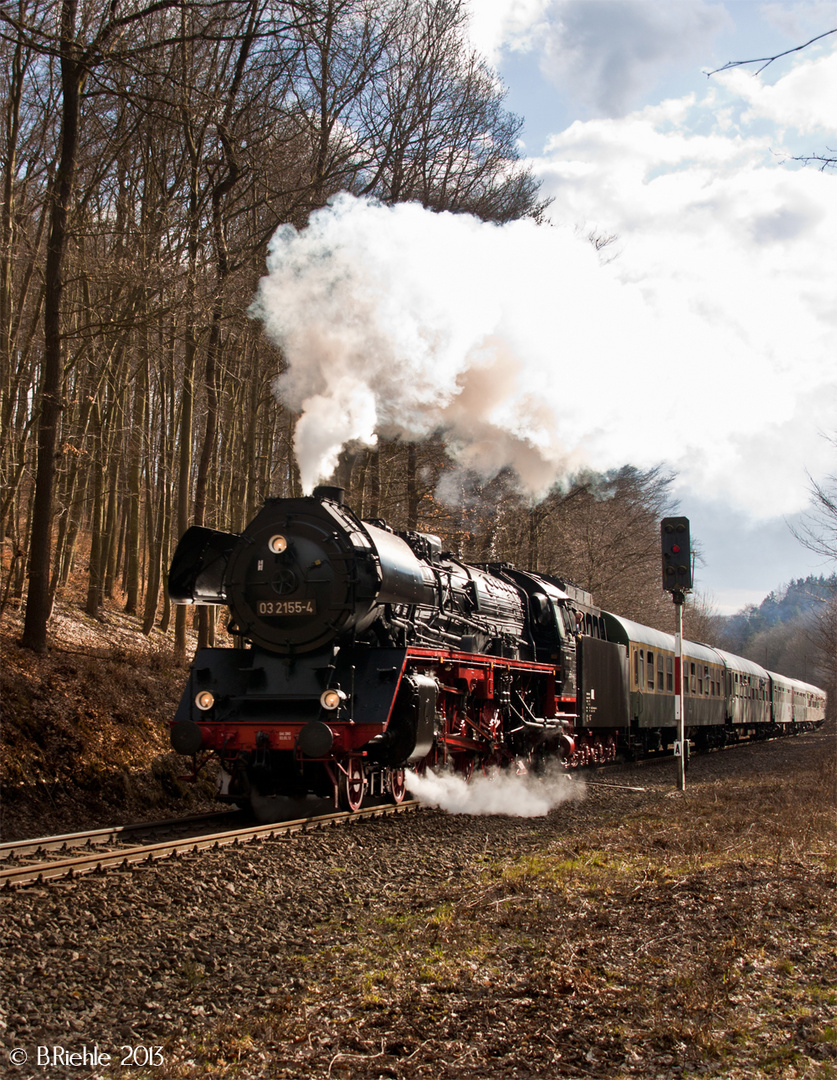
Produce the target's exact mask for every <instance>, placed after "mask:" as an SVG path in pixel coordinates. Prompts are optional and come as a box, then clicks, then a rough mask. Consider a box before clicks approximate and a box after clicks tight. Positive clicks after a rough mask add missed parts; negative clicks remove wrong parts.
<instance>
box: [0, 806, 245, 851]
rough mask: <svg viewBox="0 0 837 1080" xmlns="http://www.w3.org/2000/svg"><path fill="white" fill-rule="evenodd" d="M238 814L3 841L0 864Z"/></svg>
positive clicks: (193, 816) (219, 813)
mask: <svg viewBox="0 0 837 1080" xmlns="http://www.w3.org/2000/svg"><path fill="white" fill-rule="evenodd" d="M239 813H240V811H238V810H211V811H209V812H208V813H204V814H189V815H187V816H186V817H179V818H164V819H162V820H160V821H135V822H131V823H129V824H127V825H111V826H108V827H106V828H103V829H87V830H86V831H85V832H74V833H62V834H60V835H56V836H33V837H31V838H28V839H26V840H7V841H5V842H4V841H2V840H0V860H5V859H14V858H17V857H19V856H21V855H31V854H35V853H37V852H39V851H66V850H67V849H68V848H74V847H84V846H87V845H92V844H106V843H109V842H112V841H114V840H116V839H118V838H119V837H121V836H127V835H128V834H129V833H136V832H157V831H160V830H162V829H175V828H179V827H180V828H182V827H186V828H188V827H190V826H193V825H198V824H200V822H204V821H212V820H213V819H215V820H218V821H223V820H224V818H227V817H229V818H232V817H236V816H238V815H239Z"/></svg>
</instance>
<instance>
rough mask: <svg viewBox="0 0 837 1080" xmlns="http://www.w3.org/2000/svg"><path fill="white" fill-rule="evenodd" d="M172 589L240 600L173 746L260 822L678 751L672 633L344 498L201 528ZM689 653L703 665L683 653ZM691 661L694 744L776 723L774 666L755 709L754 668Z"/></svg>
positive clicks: (816, 708)
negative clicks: (397, 525) (227, 527)
mask: <svg viewBox="0 0 837 1080" xmlns="http://www.w3.org/2000/svg"><path fill="white" fill-rule="evenodd" d="M169 592H170V595H171V597H172V599H173V600H174V601H175V602H176V603H181V604H214V605H218V604H221V605H226V606H227V607H228V608H229V610H230V613H231V622H230V626H229V629H230V633H231V635H232V638H233V642H234V645H233V647H231V648H208V649H200V650H198V652H197V654H196V656H195V659H194V663H193V665H192V669H191V673H190V676H189V682H188V685H187V687H186V690H185V692H184V694H183V698H182V700H181V703H180V706H179V708H178V710H177V713H176V715H175V718H174V721H173V723H172V731H171V740H172V745H173V747H174V749H175V750H177V751H178V752H179V753H181V754H186V755H192V756H193V757H194V760H195V767H196V768H197V767H199V765H200V763H201V762H202V761H204V760H206V759H207V758H208V757H209V756H215V757H217V758H218V759H219V760H220V765H221V772H220V776H221V784H220V792H219V797H220V798H221V799H222V800H224V801H227V802H232V803H236V804H239V805H246V804H250V805H252V807H253V809H254V810H255V811H256V813H257V815H258V816H260V817H261V816H266V814H268V813H269V812H270V811H266V810H265V807H266V806H269V805H270V803H271V800H273V799H275V798H277V797H292V798H299V797H303V796H306V795H309V794H313V795H317V796H325V797H330V798H333V800H334V803H335V805H336V806H340V807H343V808H345V809H348V810H357V809H358V808H359V807H360V806H361V804H362V802H363V800H364V798H365V796H366V795H367V794H370V795H373V794H374V795H386V796H389V797H390V798H391V799H393V800H394V801H396V802H400V801H401V800H402V799H403V798H404V795H405V790H406V788H405V772H404V770H405V767H406V766H408V765H409V766H411V767H413V768H418V769H424V768H437V767H448V768H452V769H454V770H456V771H457V772H459V773H461V774H463V775H465V776H470V774H471V772H472V771H473V770H474V769H475V768H479V769H486V770H487V769H490V768H492V767H502V766H508V765H513V766H514V767H516V768H517V769H519V770H521V771H524V770H532V769H538V768H539V767H541V766H542V765H543V764H544V762H545V761H548V760H551V759H557V760H560V761H561V762H562V763H563V764H564V766H566V767H568V768H569V767H573V766H576V765H582V764H587V763H589V762H604V761H609V760H613V759H614V758H615V757H616V754H617V751H618V750H619V749H626V750H629V751H631V750H634V749H639V750H647V749H655V748H662V747H665V746H667V745H668V743H669V742H672V741H673V740H674V730H675V729H674V699H673V688H672V687H670V686H669V683H670V680H668V677H667V671H668V668H667V665H669V664H670V658H671V657H673V651H674V641H673V638H671V637H670V636H669V635H665V634H662V633H660V632H659V631H652V630H649V629H648V628H645V627H640V626H638V624H633V623H629V622H628V621H626V620H620V619H618V618H617V617H615V616H611V615H608V614H607V613H605V612H603V611H601V610H600V609H598V608H596V607H595V606H594V604H593V602H592V597H591V596H590V595H589V593H586V592H585V591H583V590H581V589H578V588H577V587H575V586H573V585H571V584H570V583H568V582H565V581H563V580H561V579H558V578H553V577H549V576H546V575H543V574H534V573H529V572H526V571H523V570H519V569H516V568H514V567H513V566H510V565H508V564H490V565H483V566H473V565H469V564H467V563H465V562H462V561H461V560H459V559H456V558H454V557H453V556H451V555H450V554H446V553H444V552H443V551H442V545H441V542H440V541H439V539H438V537H436V536H433V535H430V534H427V533H420V532H394V531H393V530H392V529H390V528H389V526H387V525H386V523H384V522H382V521H361V520H360V519H359V518H358V517H357V516H356V515H355V514H354V513H353V512H352V511H351V510H350V509H349V508H348V507H347V506H346V505H345V504H344V502H343V492H342V489H339V488H332V487H321V488H318V489H317V490H316V491H315V492H314V494H313V496H309V497H304V498H297V499H278V498H277V499H268V500H267V502H266V503H265V505H264V507H263V508H262V510H261V511H260V512H259V513H258V514H257V516H256V517H255V518H254V519H253V521H252V522H251V523H250V524H249V525H248V526H247V527H246V528H245V529H244V531H243V532H242V533H240V534H236V533H224V532H218V531H215V530H211V529H206V528H202V527H193V528H191V529H189V530H188V531H187V532H186V533H185V534H184V536H183V538H182V539H181V541H180V543H179V545H178V547H177V549H176V551H175V553H174V557H173V560H172V564H171V569H170V571H169ZM683 652H684V663H686V664H688V663H689V662H691V661H690V660H689V656H690V645H689V643H688V642H687V643H685V644H684V650H683ZM691 652H692V653H694V654H695V663H698V664H699V667H700V673H701V674H700V680H699V684H700V691H699V693H698V689H697V687H698V681H697V679H695V680H694V693H690V691H689V686H690V684H689V681H688V680H686V688H687V700H686V714H685V715H686V725H687V736H689V735H690V736H692V737H695V738H697V739H698V741H699V742H700V743H701V744H705V745H715V744H717V743H720V742H724V741H728V740H729V739H731V738H737V737H739V736H740V735H741V734H744V733H747V734H758V733H767V732H768V731H770V730H773V729H775V728H776V727H777V722H776V721H775V720H774V714H773V706H772V701H771V693H772V691H771V686H772V684H771V676H770V673H768V672H764V679H763V682H764V685H763V686H761V687H760V689H759V694H760V696H759V701H760V702H762V703H764V708H761V709H759V708H758V707H755V708H748V709H746V710H745V709H743V708H742V707H741V702H740V695H741V693H742V692H743V689H744V686H745V683H744V682H743V681H739V676H740V678H741V680H743V679H744V677H745V675H746V678H747V680H749V679H750V678H752V675H753V672H752V670H751V669H752V667H753V665H752V664H751V662H750V661H745V660H741V661H740V663H738V659H739V658H735V657H731V656H729V654H722V653H717V652H715V651H714V650H709V649H708V647H707V646H692V647H691ZM708 654H711V655H708ZM640 658H641V664H640ZM710 661H711V663H710ZM695 663H692V668H693V669H694V667H695ZM736 665H737V667H738V668H740V672H739V671H737V667H736ZM704 667H705V669H706V672H707V675H706V677H705V679H704V676H703V669H704ZM710 667H711V670H712V673H713V675H712V678H711V679H710V677H709V674H708V673H709V670H710ZM687 670H688V669H687ZM649 671H650V682H649V675H648V673H649ZM640 673H641V674H642V683H641V685H640ZM774 679H776V680H777V683H776V685H777V687H778V685H779V683H778V679H779V677H774ZM704 685H705V686H706V697H707V701H709V700H711V707H709V706H708V704H707V702H706V701H704V700H703V699H704ZM746 685H747V686H749V681H748V682H747V684H746ZM710 686H711V688H712V689H711V696H710ZM781 686H782V693H783V694H784V695H785V696H786V697H787V695H788V694H789V695H790V700H791V704H792V702H793V694H794V693H796V694H797V696H798V698H799V707H798V708H797V710H796V713H794V709H793V708H792V707H791V708H787V707H785V706H783V711H781V712H780V711H777V714H776V715H777V716H781V717H782V718H783V719H782V720H781V722H780V723H784V724H785V725H786V726H787V727H788V729H791V728H793V729H794V730H795V729H798V727H799V726H800V725H801V724H804V723H807V722H808V721H809V720H810V722H817V721H818V719H821V717H822V715H824V695H822V694H821V692H820V691H818V690H816V688H814V687H808V688H804V687H803V684H798V685H796V687H794V686H793V685H792V681H791V680H781ZM783 700H784V699H783Z"/></svg>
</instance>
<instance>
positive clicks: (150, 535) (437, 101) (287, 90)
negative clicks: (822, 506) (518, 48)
mask: <svg viewBox="0 0 837 1080" xmlns="http://www.w3.org/2000/svg"><path fill="white" fill-rule="evenodd" d="M465 20H466V12H465V9H464V6H463V4H462V3H461V2H460V0H383V2H382V0H374V2H373V0H291V2H287V3H284V2H279V0H208V2H197V0H154V2H142V0H125V2H121V3H120V2H114V3H111V4H109V5H107V6H103V5H100V4H94V3H93V2H92V0H16V3H14V4H4V5H3V6H2V9H1V10H0V60H1V61H2V62H0V104H1V105H2V112H1V113H0V180H1V181H2V196H1V198H2V207H1V208H0V234H1V235H2V241H1V242H0V478H1V481H0V482H1V483H2V497H1V501H0V526H2V537H3V548H2V580H0V617H2V616H3V615H5V614H6V613H8V612H16V613H18V612H20V613H22V614H23V616H24V626H23V644H24V645H25V646H26V647H27V648H29V649H33V650H35V651H39V652H42V651H44V650H45V649H46V648H47V646H48V641H49V636H48V628H49V619H50V613H51V611H52V610H53V607H54V605H55V603H56V601H57V600H61V599H62V598H64V597H65V596H66V595H68V593H69V591H70V589H71V587H72V593H73V596H74V597H77V598H78V602H79V603H80V604H81V606H82V607H83V609H84V611H85V612H86V614H87V616H89V617H93V618H95V617H97V616H98V615H99V614H100V613H101V612H102V610H103V608H104V606H105V605H107V604H118V605H120V606H121V607H122V608H123V609H124V610H125V611H126V612H127V613H129V614H131V615H134V616H136V617H137V618H138V620H139V622H140V625H141V627H142V631H143V633H145V634H146V635H150V634H152V633H162V634H165V635H167V636H168V637H169V638H170V639H171V641H172V643H173V647H174V650H175V654H176V655H179V656H183V655H184V654H185V651H186V648H187V644H186V643H187V633H188V632H189V631H191V630H196V631H197V633H198V635H199V640H200V641H201V642H203V643H207V642H211V641H213V640H214V638H215V633H216V619H215V618H214V617H213V615H212V614H211V613H210V610H211V609H201V611H200V614H199V615H198V616H193V613H192V612H191V611H187V610H186V609H185V608H182V607H178V608H177V609H175V610H173V609H172V608H171V606H170V604H169V602H168V599H167V597H166V591H165V573H166V568H167V565H168V560H169V556H170V553H171V551H172V549H173V547H174V544H175V543H176V541H177V539H178V537H179V536H180V534H181V533H182V532H183V531H184V530H185V529H186V528H187V527H188V526H189V525H192V524H204V525H207V526H210V527H213V528H219V529H223V530H232V531H235V530H238V529H241V528H242V527H243V526H244V525H245V524H246V523H247V521H249V520H250V518H251V517H252V516H253V514H254V513H255V511H256V510H257V508H258V507H259V506H260V505H261V502H262V500H263V499H264V498H265V497H267V496H271V495H280V496H282V495H294V494H300V493H301V492H300V483H299V474H298V471H297V468H296V464H295V461H294V455H293V447H292V438H293V430H294V425H295V423H296V420H297V415H296V414H295V413H293V412H292V411H291V410H289V409H288V408H287V407H286V406H285V405H284V404H283V403H282V401H281V400H280V399H278V398H277V396H276V395H275V393H274V391H273V385H274V382H275V380H276V378H277V376H278V375H280V374H281V372H282V370H283V357H282V355H281V352H280V350H279V349H277V347H276V346H275V345H273V344H271V343H270V341H269V340H268V339H267V338H266V336H265V334H264V331H263V327H262V326H261V325H260V324H259V323H258V322H257V321H256V320H254V319H253V318H251V317H250V314H249V309H250V306H251V304H252V301H253V298H254V296H255V294H256V290H257V286H258V282H259V279H260V277H261V276H262V275H263V274H264V272H265V262H266V255H267V250H268V244H269V241H270V238H271V237H272V236H273V234H274V233H275V231H276V229H277V228H278V227H279V226H281V225H292V226H294V227H296V228H303V227H304V226H305V224H306V222H307V221H308V219H309V217H310V215H311V214H312V213H313V212H314V211H316V210H318V209H320V208H322V207H323V206H325V205H327V204H328V202H329V200H330V199H331V198H333V197H334V196H335V195H337V194H338V193H340V192H349V193H351V194H354V195H357V196H363V197H367V198H374V199H376V200H378V201H380V202H381V203H383V204H387V205H389V204H395V203H398V202H405V201H413V202H417V203H419V204H420V205H421V206H423V207H425V208H427V209H430V210H434V211H442V210H446V211H452V212H456V213H468V214H473V215H475V216H476V217H478V218H480V219H481V220H483V221H487V222H496V223H503V222H508V221H512V220H518V219H526V218H528V219H532V220H533V221H535V222H540V221H541V219H542V215H543V212H544V209H545V203H544V200H543V199H542V198H541V195H540V192H539V188H538V183H537V181H536V179H535V178H534V176H533V175H532V173H531V172H530V171H529V169H528V168H527V167H526V165H525V163H524V162H523V161H522V160H521V158H520V154H519V149H518V147H519V142H518V137H519V134H520V130H521V121H520V120H519V118H518V117H516V116H515V115H513V114H512V113H510V112H509V111H508V110H507V109H506V107H505V105H504V101H505V91H504V88H503V86H502V84H501V83H500V82H499V81H498V79H497V77H496V75H495V73H494V72H493V71H492V69H491V68H490V67H489V66H488V64H487V63H486V62H485V61H484V59H483V58H481V57H480V56H479V55H478V54H477V53H475V52H474V51H473V49H472V48H471V46H470V45H469V43H468V39H467V35H466V33H465V29H466V22H465ZM590 241H591V243H592V244H593V245H594V246H600V245H601V243H602V242H603V241H602V239H601V238H599V237H595V236H591V237H590ZM446 473H447V474H448V475H453V474H452V472H451V463H450V460H449V458H448V456H447V454H446V451H445V444H444V438H443V433H439V434H438V436H437V437H433V438H430V439H429V440H426V441H424V442H422V443H409V442H406V441H404V440H401V439H389V440H387V439H384V438H381V439H380V440H379V442H378V445H377V446H376V447H375V448H372V449H370V448H358V447H352V446H350V447H348V449H347V450H346V451H345V452H344V454H343V456H342V459H341V462H340V465H339V467H338V470H337V475H336V476H335V477H334V478H333V479H334V480H335V481H336V482H339V483H340V484H342V485H343V486H345V487H346V489H347V501H348V502H349V504H350V505H351V506H352V507H353V508H354V509H355V510H356V512H357V513H358V514H359V515H360V516H363V517H369V518H385V519H387V520H388V521H389V522H390V523H391V524H392V525H393V526H395V527H397V528H420V529H425V530H428V531H432V532H435V533H438V534H439V535H440V536H441V537H442V539H443V543H444V545H445V547H446V548H447V549H448V550H450V551H452V552H456V553H459V554H461V555H462V556H464V557H466V558H468V559H470V560H472V561H477V562H479V561H487V560H509V561H512V562H515V563H517V564H519V565H522V566H527V567H529V568H532V569H536V570H541V571H545V572H553V573H557V574H561V575H562V576H565V577H567V578H569V579H570V580H573V581H575V582H577V583H578V584H580V585H582V586H584V587H586V588H588V589H590V590H591V591H592V592H593V594H594V596H595V597H596V600H597V602H598V603H600V604H601V605H602V606H603V607H605V608H608V609H610V610H614V611H617V612H619V613H620V614H622V615H625V616H627V617H629V618H633V619H637V620H640V621H642V622H645V623H650V624H652V625H657V626H660V627H662V628H666V629H671V628H672V626H673V611H672V605H671V603H670V601H669V600H668V598H667V597H666V596H665V594H663V592H662V590H661V589H660V582H659V520H660V518H661V517H662V516H664V515H665V514H667V513H671V512H672V511H673V510H675V509H676V506H675V504H674V502H673V500H672V498H671V494H670V490H671V484H672V480H673V477H672V476H671V475H670V474H668V473H667V472H666V471H665V469H664V468H663V467H662V466H661V467H659V468H655V469H646V470H638V469H636V468H632V467H631V466H629V465H626V466H625V467H624V468H622V469H619V470H616V471H614V472H612V473H609V474H607V475H594V474H579V475H576V476H575V477H573V478H572V479H568V480H566V481H565V482H563V483H562V484H560V485H556V487H555V488H553V490H552V491H551V492H550V493H549V495H548V496H547V497H546V498H545V499H543V500H541V501H539V502H536V501H534V500H532V499H531V498H529V497H528V496H526V495H524V494H523V493H522V492H521V491H520V490H519V485H518V483H517V482H516V477H515V475H514V474H513V473H512V472H511V471H504V472H501V473H500V474H499V475H498V476H496V477H495V478H494V479H493V480H491V481H485V480H481V479H480V478H479V477H477V476H471V477H468V476H465V477H463V476H462V475H461V474H460V473H456V474H455V475H456V479H455V483H456V484H457V485H458V488H457V490H456V491H455V493H454V496H455V497H454V498H450V497H448V498H447V499H446V500H445V501H442V500H441V499H440V498H438V497H437V491H438V490H439V485H440V481H441V480H442V479H443V477H444V476H445V474H446ZM448 487H450V484H448ZM449 494H450V493H449ZM80 583H81V584H80ZM832 584H833V583H832ZM710 615H711V611H707V610H706V609H705V605H702V604H701V603H700V602H698V603H695V604H692V606H691V612H690V614H689V615H688V616H687V620H688V619H691V623H689V622H688V621H687V633H688V634H689V636H692V637H696V638H702V639H706V638H707V637H708V636H709V635H710V634H711V633H712V632H713V629H714V630H717V629H718V627H717V624H716V625H715V626H714V628H713V625H712V620H711V618H710ZM193 617H194V618H196V619H197V620H198V621H197V623H196V625H194V626H193V625H192V619H193ZM219 618H220V615H219ZM726 630H727V631H729V633H732V632H733V631H732V629H730V627H727V628H726ZM742 647H743V646H742ZM791 673H793V672H791Z"/></svg>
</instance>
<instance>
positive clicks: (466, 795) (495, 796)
mask: <svg viewBox="0 0 837 1080" xmlns="http://www.w3.org/2000/svg"><path fill="white" fill-rule="evenodd" d="M407 787H408V788H409V790H410V794H411V795H412V796H413V798H415V799H418V801H419V802H421V803H424V805H425V806H437V807H439V808H440V809H442V810H446V811H447V812H448V813H449V814H475V815H491V814H506V815H508V816H509V817H527V818H528V817H543V816H544V815H545V814H548V813H549V811H550V810H552V809H554V808H555V807H556V806H559V805H560V804H561V803H565V802H569V801H570V800H573V799H582V798H583V797H584V785H583V784H579V783H575V782H574V781H573V780H571V779H570V778H569V777H568V776H566V775H564V774H563V773H556V774H553V775H549V774H547V775H545V776H532V775H531V774H528V775H522V776H517V775H515V774H514V773H512V772H503V771H498V772H493V773H491V774H489V775H488V776H484V775H482V774H480V775H477V776H475V777H473V779H472V780H471V781H470V782H468V781H466V780H465V779H464V778H463V777H461V776H457V775H456V774H455V773H426V774H425V775H424V776H419V775H418V774H417V773H415V772H413V771H412V770H408V771H407Z"/></svg>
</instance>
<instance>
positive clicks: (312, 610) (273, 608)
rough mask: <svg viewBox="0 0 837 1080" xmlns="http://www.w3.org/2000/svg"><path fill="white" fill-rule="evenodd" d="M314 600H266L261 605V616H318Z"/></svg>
mask: <svg viewBox="0 0 837 1080" xmlns="http://www.w3.org/2000/svg"><path fill="white" fill-rule="evenodd" d="M316 614H317V605H316V604H315V603H314V601H313V600H265V601H262V602H261V603H260V604H259V615H316Z"/></svg>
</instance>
